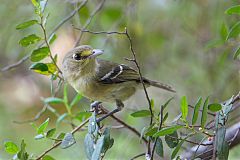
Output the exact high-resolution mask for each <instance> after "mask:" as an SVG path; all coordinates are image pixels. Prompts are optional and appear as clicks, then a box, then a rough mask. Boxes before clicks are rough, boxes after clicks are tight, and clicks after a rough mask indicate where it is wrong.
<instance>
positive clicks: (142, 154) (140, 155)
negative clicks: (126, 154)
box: [130, 153, 145, 160]
mask: <svg viewBox="0 0 240 160" xmlns="http://www.w3.org/2000/svg"><path fill="white" fill-rule="evenodd" d="M144 155H145V153H140V154H138V155H136V156H134V157H132V158H131V159H130V160H134V159H137V158H139V157H142V156H144Z"/></svg>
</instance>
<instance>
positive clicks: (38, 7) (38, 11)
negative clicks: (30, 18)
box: [31, 0, 41, 15]
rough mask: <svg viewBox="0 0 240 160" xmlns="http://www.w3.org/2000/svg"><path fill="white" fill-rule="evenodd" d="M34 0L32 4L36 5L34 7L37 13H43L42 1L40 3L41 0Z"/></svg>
mask: <svg viewBox="0 0 240 160" xmlns="http://www.w3.org/2000/svg"><path fill="white" fill-rule="evenodd" d="M31 1H32V4H33V6H34V9H35V13H36V14H37V15H40V13H41V11H40V10H41V8H40V3H39V0H31Z"/></svg>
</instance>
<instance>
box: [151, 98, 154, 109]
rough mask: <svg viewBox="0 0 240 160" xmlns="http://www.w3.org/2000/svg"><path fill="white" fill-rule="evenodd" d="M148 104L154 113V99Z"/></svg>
mask: <svg viewBox="0 0 240 160" xmlns="http://www.w3.org/2000/svg"><path fill="white" fill-rule="evenodd" d="M150 104H151V108H152V110H153V111H154V99H151V100H150Z"/></svg>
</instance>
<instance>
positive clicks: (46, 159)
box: [42, 155, 55, 160]
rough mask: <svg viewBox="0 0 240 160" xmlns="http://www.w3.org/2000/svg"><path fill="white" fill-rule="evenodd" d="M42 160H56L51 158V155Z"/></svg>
mask: <svg viewBox="0 0 240 160" xmlns="http://www.w3.org/2000/svg"><path fill="white" fill-rule="evenodd" d="M42 160H55V159H54V158H53V157H51V156H49V155H45V156H44V157H43V158H42Z"/></svg>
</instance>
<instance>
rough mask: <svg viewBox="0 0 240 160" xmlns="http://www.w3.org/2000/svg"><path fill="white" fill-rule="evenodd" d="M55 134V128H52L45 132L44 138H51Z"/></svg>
mask: <svg viewBox="0 0 240 160" xmlns="http://www.w3.org/2000/svg"><path fill="white" fill-rule="evenodd" d="M55 133H56V128H52V129H50V130H48V131H47V135H46V137H47V138H51V137H52V136H53V135H54V134H55Z"/></svg>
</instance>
